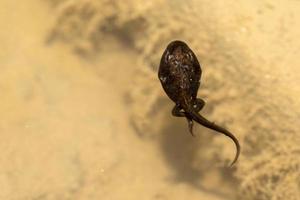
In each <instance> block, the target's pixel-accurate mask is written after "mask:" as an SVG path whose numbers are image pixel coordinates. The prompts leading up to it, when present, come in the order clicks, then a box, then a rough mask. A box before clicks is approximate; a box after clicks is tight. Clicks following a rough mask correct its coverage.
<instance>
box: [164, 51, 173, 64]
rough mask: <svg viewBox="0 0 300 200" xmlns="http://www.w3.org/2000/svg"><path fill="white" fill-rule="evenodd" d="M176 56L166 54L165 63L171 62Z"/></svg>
mask: <svg viewBox="0 0 300 200" xmlns="http://www.w3.org/2000/svg"><path fill="white" fill-rule="evenodd" d="M173 57H174V56H173V55H172V54H170V53H169V52H167V53H166V55H165V62H166V63H167V62H170V61H171V59H172V58H173Z"/></svg>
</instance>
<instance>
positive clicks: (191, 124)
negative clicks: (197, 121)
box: [186, 117, 195, 137]
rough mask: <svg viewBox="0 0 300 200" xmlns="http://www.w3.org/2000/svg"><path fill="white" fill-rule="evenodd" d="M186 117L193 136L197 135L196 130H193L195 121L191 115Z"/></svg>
mask: <svg viewBox="0 0 300 200" xmlns="http://www.w3.org/2000/svg"><path fill="white" fill-rule="evenodd" d="M186 119H187V121H188V126H189V131H190V133H191V134H192V136H193V137H195V134H194V131H193V126H194V122H193V120H192V119H190V118H189V117H187V118H186Z"/></svg>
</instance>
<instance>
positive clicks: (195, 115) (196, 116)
mask: <svg viewBox="0 0 300 200" xmlns="http://www.w3.org/2000/svg"><path fill="white" fill-rule="evenodd" d="M189 114H190V115H191V116H192V118H193V120H195V121H196V122H198V123H199V124H201V125H203V126H205V127H206V128H209V129H212V130H215V131H217V132H220V133H223V134H224V135H226V136H227V137H229V138H231V139H232V140H233V142H234V143H235V146H236V154H235V158H234V160H233V161H232V163H231V165H230V166H233V164H234V163H235V162H236V161H237V160H238V158H239V155H240V144H239V141H238V140H237V138H236V137H235V136H234V135H233V134H232V133H230V132H229V131H228V130H226V129H225V128H222V127H220V126H218V125H216V124H215V123H213V122H210V121H208V120H207V119H206V118H204V117H203V116H202V115H200V114H199V113H197V112H195V111H190V112H189Z"/></svg>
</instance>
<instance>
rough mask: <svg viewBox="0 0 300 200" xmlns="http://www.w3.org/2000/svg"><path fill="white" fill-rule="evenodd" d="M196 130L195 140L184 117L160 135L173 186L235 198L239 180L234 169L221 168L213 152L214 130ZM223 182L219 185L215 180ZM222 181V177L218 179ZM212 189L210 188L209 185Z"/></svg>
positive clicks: (166, 127) (170, 123) (173, 121)
mask: <svg viewBox="0 0 300 200" xmlns="http://www.w3.org/2000/svg"><path fill="white" fill-rule="evenodd" d="M196 126H197V124H195V127H194V133H195V135H196V136H195V137H193V136H192V135H191V134H190V133H189V131H188V125H187V121H186V120H185V119H184V118H173V119H172V118H170V120H168V121H166V123H165V126H164V127H163V128H162V130H161V133H160V137H161V139H160V141H161V143H160V145H161V146H160V147H161V149H162V153H163V158H164V159H165V161H166V163H167V165H169V167H170V170H171V171H172V172H173V173H172V177H171V179H170V180H171V181H172V182H173V183H181V182H184V183H187V184H189V185H191V186H193V187H195V188H197V189H199V190H201V191H203V192H208V193H210V194H213V195H217V196H222V197H229V198H231V199H235V197H234V195H233V193H234V191H233V192H232V189H230V188H233V186H234V185H236V181H235V180H234V178H233V177H232V169H230V168H228V167H220V166H218V164H216V163H217V162H218V158H216V157H215V156H213V154H211V153H209V152H210V151H209V150H210V148H212V144H211V143H212V138H213V137H214V135H213V134H211V133H210V130H208V129H206V128H203V127H199V128H196ZM216 177H219V178H220V179H221V180H219V181H217V182H215V181H214V180H215V178H216ZM217 179H218V178H217ZM207 183H208V184H209V186H206V184H207Z"/></svg>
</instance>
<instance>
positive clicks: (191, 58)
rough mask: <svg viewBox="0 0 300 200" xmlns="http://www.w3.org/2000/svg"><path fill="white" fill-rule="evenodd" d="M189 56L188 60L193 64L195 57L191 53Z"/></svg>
mask: <svg viewBox="0 0 300 200" xmlns="http://www.w3.org/2000/svg"><path fill="white" fill-rule="evenodd" d="M187 55H188V59H189V60H190V61H192V62H193V60H194V59H193V55H192V54H191V53H190V52H189V53H188V54H187Z"/></svg>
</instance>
